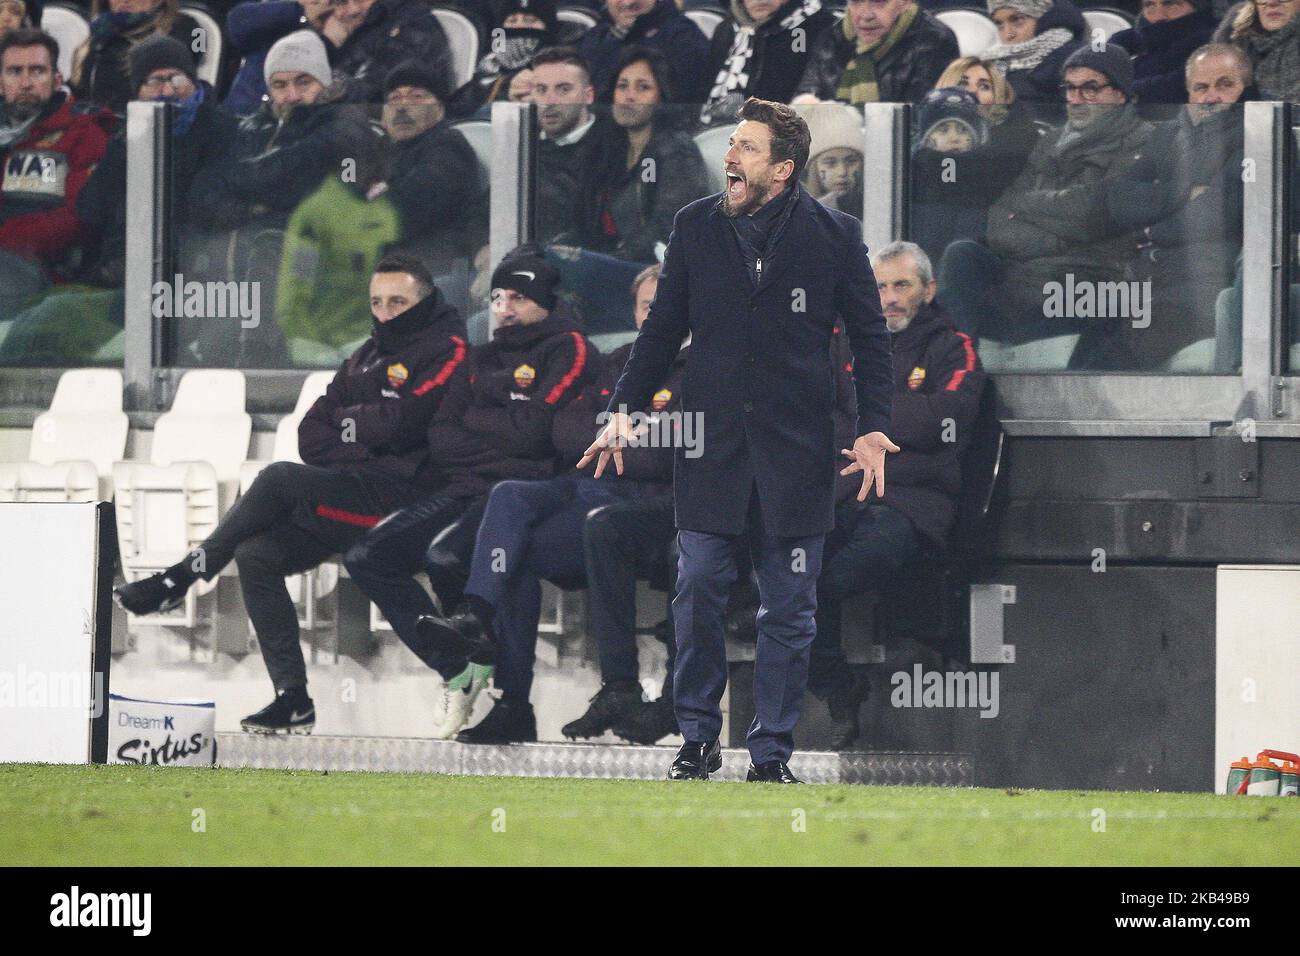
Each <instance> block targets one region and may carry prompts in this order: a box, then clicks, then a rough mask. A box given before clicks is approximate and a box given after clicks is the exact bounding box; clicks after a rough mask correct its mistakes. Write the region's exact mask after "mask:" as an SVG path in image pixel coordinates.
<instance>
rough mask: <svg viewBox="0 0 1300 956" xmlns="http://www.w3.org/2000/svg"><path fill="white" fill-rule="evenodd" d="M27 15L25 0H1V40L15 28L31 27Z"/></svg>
mask: <svg viewBox="0 0 1300 956" xmlns="http://www.w3.org/2000/svg"><path fill="white" fill-rule="evenodd" d="M31 26H32V22H31V20H29V19H28V17H27V4H26V3H24V2H23V0H0V40H3V39H4V38H5V37H7V36H8V35H9V34H11V33H13V32H14V31H15V30H21V29H23V27H31Z"/></svg>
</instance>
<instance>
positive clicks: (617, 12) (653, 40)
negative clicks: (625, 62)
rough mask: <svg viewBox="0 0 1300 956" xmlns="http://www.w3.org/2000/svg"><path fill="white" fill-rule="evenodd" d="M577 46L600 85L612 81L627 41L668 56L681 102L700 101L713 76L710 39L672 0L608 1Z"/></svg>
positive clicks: (593, 79) (597, 87) (595, 81)
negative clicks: (707, 70)
mask: <svg viewBox="0 0 1300 956" xmlns="http://www.w3.org/2000/svg"><path fill="white" fill-rule="evenodd" d="M577 46H578V50H579V52H580V53H581V54H582V56H583V58H584V59H585V60H586V61H587V64H588V68H589V72H590V74H591V82H592V83H593V84H594V85H595V87H596V89H602V90H603V89H605V88H607V87H608V86H610V85H611V84H612V83H613V81H614V74H615V73H616V72H617V71H618V62H619V56H620V54H622V52H623V50H624V48H626V47H629V46H651V47H654V48H655V49H657V50H658V51H659V52H660V53H662V54H663V55H664V57H665V58H667V60H668V67H669V70H668V72H669V74H670V76H671V77H672V88H673V91H674V92H675V93H676V94H677V96H678V97H679V101H680V102H682V103H699V102H700V101H701V100H702V99H703V97H704V95H705V92H706V90H705V89H704V84H705V82H706V81H707V80H708V79H711V77H706V76H705V75H704V70H705V64H706V61H707V60H708V56H709V41H708V39H707V38H706V37H705V36H704V34H703V33H702V32H701V31H700V28H699V27H697V26H696V25H695V23H694V22H693V21H692V20H691V18H690V17H688V16H686V15H685V14H684V13H682V12H681V11H680V10H679V9H677V4H676V3H674V2H673V0H605V10H604V12H603V13H602V14H601V17H600V20H599V21H598V22H597V23H596V25H595V26H594V27H592V28H591V29H590V30H588V31H587V32H586V33H584V34H583V35H582V39H581V40H579V41H578V44H577Z"/></svg>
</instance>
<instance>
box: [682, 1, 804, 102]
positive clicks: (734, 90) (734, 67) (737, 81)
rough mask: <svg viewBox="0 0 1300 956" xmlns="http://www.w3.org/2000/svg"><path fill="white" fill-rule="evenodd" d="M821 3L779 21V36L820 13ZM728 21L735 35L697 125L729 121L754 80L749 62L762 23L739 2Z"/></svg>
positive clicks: (802, 5) (792, 12) (733, 2)
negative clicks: (755, 35)
mask: <svg viewBox="0 0 1300 956" xmlns="http://www.w3.org/2000/svg"><path fill="white" fill-rule="evenodd" d="M821 8H822V0H803V3H801V4H799V6H797V7H795V8H794V9H793V10H792V11H790V12H789V13H788V14H786V15H785V16H784V17H782V18H781V21H780V22H779V24H778V25H777V27H778V29H779V30H780V31H782V32H785V33H789V32H790V31H792V30H794V29H795V28H796V27H798V26H801V25H803V23H804V22H805V21H807V19H808V18H809V17H811V16H813V15H814V14H816V13H818V12H820V11H821ZM731 17H732V19H733V20H734V21H735V23H736V32H735V33H734V34H733V35H732V38H731V49H730V50H728V51H727V58H726V60H724V61H723V63H722V69H721V70H719V71H718V75H717V77H716V78H715V79H714V81H713V89H712V91H710V93H709V98H708V99H707V100H706V101H705V104H704V109H703V110H701V111H700V122H702V123H710V122H713V121H714V120H715V119H730V118H731V117H732V116H734V114H735V112H736V110H738V109H739V108H740V103H741V99H742V97H743V94H742V92H741V91H742V90H745V89H747V88H748V87H749V84H750V83H751V82H752V81H753V80H754V77H753V76H751V75H750V72H749V61H750V59H751V58H752V57H753V56H754V34H755V33H756V32H757V31H758V29H759V28H760V27H761V26H763V25H764V24H766V23H769V22H771V21H770V20H765V21H764V22H763V23H762V24H761V23H759V22H758V21H756V20H755V19H754V18H753V17H751V16H750V15H749V13H748V12H747V11H746V10H745V4H744V3H743V0H731Z"/></svg>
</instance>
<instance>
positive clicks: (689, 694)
mask: <svg viewBox="0 0 1300 956" xmlns="http://www.w3.org/2000/svg"><path fill="white" fill-rule="evenodd" d="M739 115H740V120H741V122H740V124H739V125H738V126H737V127H736V131H735V133H734V134H733V135H732V137H731V146H730V148H729V149H728V150H727V152H726V155H725V156H724V159H723V161H724V168H725V172H726V177H727V187H726V189H725V190H724V192H723V193H722V194H721V195H720V196H709V197H706V198H704V199H700V200H697V201H696V202H694V203H691V204H690V205H689V206H686V207H685V208H684V209H683V210H682V211H681V212H679V213H678V214H677V219H676V222H675V223H674V226H673V236H672V238H671V239H670V240H669V243H668V251H667V253H666V255H665V260H664V269H663V274H662V275H661V277H660V280H659V289H658V292H657V294H656V296H655V301H654V304H653V306H652V307H651V310H650V317H649V319H647V321H646V323H645V325H644V326H642V328H641V332H640V334H639V335H638V337H637V340H636V344H635V345H634V346H633V349H632V355H631V357H630V358H629V359H628V363H627V367H626V370H625V371H624V372H623V376H622V378H621V379H620V380H619V383H618V387H617V388H616V389H615V391H614V395H613V396H612V397H611V399H610V411H611V412H612V413H613V415H612V417H611V419H610V422H609V424H608V425H607V426H606V427H605V429H604V430H603V431H602V432H601V433H600V435H599V436H598V437H597V439H596V441H595V442H593V443H592V445H591V447H590V448H589V449H588V450H587V455H586V456H585V457H584V460H583V464H585V463H587V462H590V461H591V460H593V459H595V458H596V457H597V456H599V459H600V461H599V463H598V465H597V469H596V473H597V475H599V474H600V473H601V472H603V470H604V466H605V465H606V463H607V462H608V461H609V459H610V458H611V457H612V458H613V459H614V462H615V466H616V467H617V466H618V464H619V458H620V448H621V446H622V445H623V444H626V443H627V442H628V438H629V437H630V436H631V434H632V427H631V423H630V421H629V418H628V416H627V414H626V410H627V409H635V408H643V407H644V406H645V405H646V403H647V402H648V401H649V399H650V397H651V395H652V393H653V391H654V389H655V388H656V387H657V385H658V383H659V382H660V381H662V380H663V377H664V375H665V374H666V373H667V370H668V367H669V365H670V364H671V362H672V359H673V357H674V356H675V355H676V354H677V350H678V348H679V346H680V344H681V341H682V339H683V338H684V337H685V336H686V334H687V333H688V332H689V333H690V334H691V336H692V339H691V343H692V344H691V356H690V360H689V361H688V363H687V367H686V374H685V377H684V379H683V382H682V393H683V394H682V410H683V412H684V413H685V414H688V415H698V416H699V417H700V421H701V423H702V427H703V433H702V434H703V446H702V449H701V452H702V453H698V457H688V456H687V454H686V450H685V449H682V448H679V449H678V451H677V460H676V463H675V470H674V487H673V491H674V495H675V502H676V513H677V527H678V529H679V533H678V549H679V551H680V555H681V557H680V560H679V562H678V570H677V592H676V596H675V598H674V599H673V613H674V617H675V621H676V633H677V638H678V656H677V672H676V678H675V681H674V685H673V687H674V697H675V706H676V711H677V722H678V725H679V726H680V727H681V731H682V736H683V737H685V738H686V743H685V744H684V745H683V747H682V749H681V751H680V752H679V753H678V755H677V758H676V759H675V760H674V761H673V766H672V769H671V770H670V772H669V776H670V778H672V779H705V778H707V777H708V775H709V774H710V773H712V772H715V771H716V770H717V769H718V768H719V766H721V761H722V755H721V750H720V749H719V744H718V739H717V738H718V734H719V732H720V731H721V728H722V713H721V709H720V707H719V704H720V701H721V697H722V692H723V690H724V688H725V686H726V679H727V669H726V666H727V665H726V648H725V642H724V632H723V617H724V613H725V608H726V601H727V596H728V592H729V590H730V586H731V583H732V581H734V580H735V577H736V573H737V571H736V548H737V546H738V544H739V543H740V542H741V541H742V540H743V539H744V536H745V535H746V534H748V536H749V550H750V554H751V555H752V558H753V563H754V568H755V570H756V571H757V574H758V580H759V590H760V594H761V597H762V609H761V610H760V612H759V615H758V644H757V649H756V657H755V666H754V704H755V717H754V723H753V725H752V726H751V727H750V730H749V736H748V743H749V750H750V755H751V757H752V760H753V763H752V765H751V767H750V772H749V779H751V780H758V781H770V782H781V783H792V782H795V779H794V777H793V776H792V775H791V774H790V771H789V768H788V767H787V761H788V760H789V758H790V753H791V751H792V750H793V747H794V727H795V724H796V722H797V721H798V719H799V713H800V708H801V706H802V699H803V691H804V685H805V683H806V681H807V675H808V648H809V645H810V644H811V643H812V639H813V635H814V633H815V625H814V623H813V613H814V611H815V609H816V605H817V601H816V582H817V575H818V573H819V572H820V568H821V556H822V544H823V540H824V537H825V535H826V533H827V532H828V531H830V530H831V527H832V525H833V522H834V497H833V492H834V473H833V471H832V467H833V463H834V461H835V441H834V432H833V425H832V410H833V408H834V402H835V388H834V380H833V377H832V375H831V370H830V364H829V362H828V356H829V355H830V344H831V335H832V329H833V328H834V326H835V324H836V321H837V320H838V321H841V322H843V324H844V326H845V329H846V331H847V333H848V336H849V342H850V344H851V347H852V351H853V356H854V379H855V382H856V385H857V398H858V427H857V429H856V433H857V434H858V435H859V436H860V437H858V438H857V440H856V441H855V442H854V445H853V448H852V449H851V450H849V449H844V450H843V453H844V454H845V455H846V456H847V457H848V458H849V459H850V462H851V463H850V464H849V465H848V466H847V471H848V472H849V473H856V472H859V471H860V472H862V473H863V483H862V487H861V491H860V492H859V494H860V496H861V497H862V498H864V499H865V498H866V495H867V490H868V488H869V487H870V484H871V482H872V481H873V480H874V481H875V483H876V491H877V493H878V494H879V493H883V492H884V459H885V453H886V452H887V451H897V450H898V447H897V446H896V445H894V444H893V443H892V442H891V441H890V440H889V438H888V437H886V435H885V430H886V429H888V428H889V418H890V407H891V401H892V398H893V372H892V369H891V367H890V361H889V331H888V329H887V328H886V326H885V319H884V316H883V315H882V314H881V311H880V296H879V293H878V292H877V290H876V283H875V280H874V279H873V277H872V274H871V266H870V264H869V263H868V261H867V251H866V247H865V246H864V245H863V244H862V224H861V223H860V222H858V220H856V219H854V218H853V217H851V216H848V215H846V214H844V213H840V212H838V211H836V210H832V209H827V208H825V207H824V206H822V205H821V204H820V203H818V202H817V201H816V200H814V199H813V198H812V197H811V196H809V195H808V193H807V192H806V191H805V190H804V189H803V187H802V186H800V185H798V181H799V180H798V177H799V173H800V172H801V171H802V167H803V165H804V164H805V163H806V162H807V160H808V149H809V140H810V136H809V133H808V126H807V124H806V123H805V122H804V121H803V119H802V118H800V117H799V115H798V114H797V113H796V112H795V111H794V110H793V109H791V108H790V107H787V106H784V105H782V104H778V103H770V102H768V101H765V100H754V99H751V100H748V101H747V102H746V103H745V105H744V107H742V109H741V111H740V114H739Z"/></svg>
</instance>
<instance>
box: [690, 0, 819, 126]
mask: <svg viewBox="0 0 1300 956" xmlns="http://www.w3.org/2000/svg"><path fill="white" fill-rule="evenodd" d="M731 16H732V19H731V20H724V21H723V22H722V23H720V24H718V28H717V29H716V30H714V31H713V38H712V39H711V40H710V42H709V60H708V66H707V68H706V69H705V76H706V77H707V78H708V82H709V83H710V84H711V87H710V88H709V89H708V90H707V91H706V97H707V99H706V101H705V105H704V109H703V111H702V113H701V116H700V120H701V122H703V123H705V124H706V125H709V124H713V123H731V122H735V119H736V111H737V110H738V109H740V105H741V104H742V103H744V102H745V100H746V99H747V98H748V97H751V96H757V97H758V98H759V99H764V100H773V101H775V102H777V103H788V102H790V100H792V99H794V95H795V89H796V88H797V87H798V85H799V80H800V79H802V78H803V74H804V70H806V69H807V68H808V61H809V58H810V56H811V53H812V50H813V47H814V45H815V44H816V42H817V38H818V37H820V36H821V35H822V32H823V31H825V30H826V29H827V28H828V27H831V26H833V25H834V24H835V23H836V22H837V21H836V19H835V14H833V13H832V12H831V10H830V8H829V7H828V6H826V5H825V4H824V3H823V0H786V2H785V3H783V4H782V5H781V6H780V7H778V8H777V10H776V11H775V12H773V14H772V15H771V16H770V17H768V18H767V19H766V20H764V21H763V22H762V23H760V24H757V25H755V24H754V21H753V18H752V17H750V16H749V14H748V13H746V12H745V5H744V4H743V3H742V2H741V0H731ZM795 30H799V31H801V32H800V33H798V34H796V33H795V32H794V31H795ZM796 40H797V41H798V42H796Z"/></svg>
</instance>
